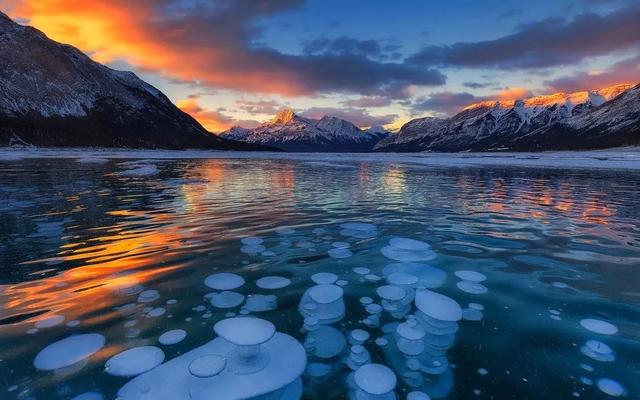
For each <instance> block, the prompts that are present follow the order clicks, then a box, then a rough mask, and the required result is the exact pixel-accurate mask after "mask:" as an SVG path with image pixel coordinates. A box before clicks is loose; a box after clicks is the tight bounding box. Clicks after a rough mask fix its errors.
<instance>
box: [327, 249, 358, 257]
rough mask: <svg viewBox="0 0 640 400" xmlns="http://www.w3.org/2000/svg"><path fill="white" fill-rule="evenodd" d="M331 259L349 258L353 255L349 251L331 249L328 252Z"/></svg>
mask: <svg viewBox="0 0 640 400" xmlns="http://www.w3.org/2000/svg"><path fill="white" fill-rule="evenodd" d="M327 254H329V257H331V258H349V257H351V256H352V255H353V253H352V252H351V250H349V249H336V248H334V249H331V250H329V251H328V252H327Z"/></svg>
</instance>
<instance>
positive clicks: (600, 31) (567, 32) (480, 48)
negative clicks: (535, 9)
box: [409, 4, 640, 69]
mask: <svg viewBox="0 0 640 400" xmlns="http://www.w3.org/2000/svg"><path fill="white" fill-rule="evenodd" d="M638 21H640V6H638V5H635V4H634V5H631V6H629V7H626V8H621V9H619V10H617V11H614V12H612V13H610V14H608V15H599V14H593V13H590V14H580V15H578V16H576V17H575V18H573V19H572V20H568V19H565V18H547V19H545V20H542V21H539V22H535V23H529V24H525V25H521V26H520V27H519V28H518V30H517V31H516V32H515V33H513V34H511V35H507V36H503V37H501V38H498V39H495V40H487V41H481V42H469V43H464V42H459V43H455V44H453V45H449V46H429V47H427V48H425V49H423V50H422V51H420V52H418V53H416V54H415V55H413V56H411V57H410V58H409V62H412V63H414V64H416V65H423V66H450V67H451V66H453V67H471V68H483V67H489V68H502V69H530V68H547V67H553V66H560V65H570V64H575V63H577V62H579V61H582V60H584V59H586V58H588V57H594V56H600V55H606V54H611V53H613V52H617V51H624V50H629V49H637V48H640V23H638Z"/></svg>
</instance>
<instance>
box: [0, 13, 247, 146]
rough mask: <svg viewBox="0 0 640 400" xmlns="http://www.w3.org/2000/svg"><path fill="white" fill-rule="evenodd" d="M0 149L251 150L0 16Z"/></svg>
mask: <svg viewBox="0 0 640 400" xmlns="http://www.w3.org/2000/svg"><path fill="white" fill-rule="evenodd" d="M0 54H1V56H0V145H37V146H70V147H72V146H103V147H135V148H173V149H180V148H196V147H197V148H217V149H247V150H248V149H252V148H255V147H256V146H247V144H245V143H237V142H232V141H228V140H225V139H222V138H219V137H217V136H215V135H213V134H211V133H209V132H207V131H206V130H205V129H204V128H203V127H202V126H201V125H200V124H199V123H198V122H197V121H196V120H194V119H193V118H192V117H191V116H189V115H188V114H185V113H184V112H182V111H180V110H179V109H178V108H177V107H176V106H174V105H173V104H172V103H171V101H170V100H169V99H168V98H167V97H166V96H165V95H164V94H162V93H161V92H160V91H159V90H158V89H156V88H154V87H153V86H151V85H149V84H148V83H146V82H144V81H142V80H141V79H139V78H138V77H137V76H136V75H135V74H134V73H132V72H126V71H116V70H113V69H110V68H108V67H106V66H104V65H101V64H98V63H96V62H94V61H93V60H91V59H90V58H89V57H87V56H86V55H85V54H84V53H82V52H81V51H80V50H78V49H76V48H74V47H72V46H69V45H65V44H60V43H57V42H55V41H53V40H51V39H49V38H47V36H46V35H45V34H44V33H42V32H40V31H38V30H37V29H34V28H32V27H28V26H23V25H19V24H17V23H15V22H13V21H12V20H11V19H10V18H9V17H8V16H6V15H5V14H3V13H1V12H0Z"/></svg>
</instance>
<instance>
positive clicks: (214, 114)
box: [176, 98, 259, 133]
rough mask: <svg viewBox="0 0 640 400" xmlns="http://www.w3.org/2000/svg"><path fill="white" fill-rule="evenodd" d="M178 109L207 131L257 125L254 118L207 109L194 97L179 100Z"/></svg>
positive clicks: (216, 131) (220, 130)
mask: <svg viewBox="0 0 640 400" xmlns="http://www.w3.org/2000/svg"><path fill="white" fill-rule="evenodd" d="M176 105H177V106H178V108H179V109H181V110H182V111H184V112H186V113H187V114H189V115H191V116H192V117H193V118H195V119H196V120H197V121H198V122H200V124H202V126H204V127H205V128H206V129H207V130H208V131H209V132H214V133H218V132H222V131H225V130H227V129H229V128H231V127H232V126H242V127H244V128H255V127H256V126H258V125H259V122H258V121H254V120H236V119H233V118H231V117H229V116H227V115H224V114H223V113H221V112H220V111H215V110H207V109H205V108H203V107H202V106H201V105H200V104H199V103H198V101H197V100H196V99H195V98H188V99H185V100H180V101H178V102H177V104H176Z"/></svg>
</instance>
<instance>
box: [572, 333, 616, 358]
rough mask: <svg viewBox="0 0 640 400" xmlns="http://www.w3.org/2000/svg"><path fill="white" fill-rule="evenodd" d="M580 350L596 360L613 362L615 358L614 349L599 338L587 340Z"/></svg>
mask: <svg viewBox="0 0 640 400" xmlns="http://www.w3.org/2000/svg"><path fill="white" fill-rule="evenodd" d="M580 351H581V352H582V354H584V355H585V356H587V357H589V358H592V359H594V360H596V361H601V362H611V361H614V360H615V355H614V354H613V349H612V348H611V347H609V346H608V345H607V344H606V343H602V342H600V341H598V340H593V339H592V340H587V342H586V343H585V344H584V346H582V347H581V348H580Z"/></svg>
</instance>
